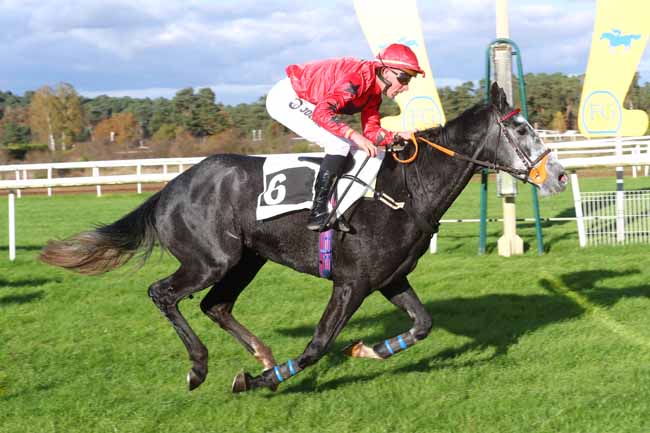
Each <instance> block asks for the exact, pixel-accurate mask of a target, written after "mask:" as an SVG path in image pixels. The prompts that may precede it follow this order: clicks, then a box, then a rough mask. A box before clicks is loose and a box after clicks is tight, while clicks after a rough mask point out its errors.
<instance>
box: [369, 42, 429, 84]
mask: <svg viewBox="0 0 650 433" xmlns="http://www.w3.org/2000/svg"><path fill="white" fill-rule="evenodd" d="M377 61H378V62H379V63H380V64H381V65H382V66H388V67H391V68H395V69H400V70H404V69H410V70H411V71H415V72H417V73H418V74H422V76H424V71H423V70H422V68H420V64H419V63H418V58H417V56H416V55H415V53H414V52H413V50H411V49H410V48H409V47H407V46H406V45H403V44H390V45H389V46H387V47H386V48H384V50H383V51H382V52H381V53H379V54H377Z"/></svg>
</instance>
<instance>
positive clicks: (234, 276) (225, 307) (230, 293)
mask: <svg viewBox="0 0 650 433" xmlns="http://www.w3.org/2000/svg"><path fill="white" fill-rule="evenodd" d="M264 263H266V259H264V258H262V257H260V256H259V255H257V254H256V253H254V252H253V251H250V250H248V251H244V253H243V255H242V258H241V260H240V262H239V263H238V264H237V265H236V266H234V267H233V268H232V269H231V270H230V271H228V273H227V274H226V275H225V276H224V277H223V278H222V279H221V281H219V282H218V283H217V284H215V285H214V286H213V287H212V289H210V291H209V292H208V294H207V295H206V296H205V298H203V301H201V310H202V311H203V312H204V313H205V314H206V315H207V316H208V317H209V318H210V319H212V320H213V321H214V322H215V323H217V324H218V325H219V326H220V327H221V328H223V329H225V330H226V331H227V332H228V333H229V334H230V335H232V336H233V337H235V339H236V340H237V341H239V343H240V344H241V345H242V346H244V347H245V348H246V350H248V351H249V352H250V353H251V354H252V355H253V356H254V357H255V359H257V360H258V361H259V362H260V363H261V364H262V366H263V367H264V368H265V369H267V368H271V367H273V366H274V365H275V359H274V358H273V353H272V352H271V349H270V348H269V347H268V346H266V345H265V344H264V343H263V342H262V340H260V339H259V338H258V337H257V336H255V335H254V334H253V333H252V332H250V331H249V330H248V329H246V328H245V327H244V326H243V325H242V324H241V323H239V322H238V321H237V320H236V319H235V318H234V317H233V315H232V309H233V307H234V305H235V302H236V301H237V298H238V297H239V294H240V293H241V292H242V291H243V290H244V289H245V288H246V286H247V285H248V284H249V283H250V282H251V281H252V280H253V278H254V277H255V275H257V273H258V272H259V270H260V268H261V267H262V266H263V265H264Z"/></svg>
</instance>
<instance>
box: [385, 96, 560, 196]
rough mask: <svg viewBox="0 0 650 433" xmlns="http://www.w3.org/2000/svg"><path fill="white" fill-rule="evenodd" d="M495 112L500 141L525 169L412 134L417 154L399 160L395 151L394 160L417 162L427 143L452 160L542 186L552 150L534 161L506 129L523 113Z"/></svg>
mask: <svg viewBox="0 0 650 433" xmlns="http://www.w3.org/2000/svg"><path fill="white" fill-rule="evenodd" d="M492 108H493V110H494V111H496V114H497V116H496V118H497V120H496V122H497V123H498V124H499V141H500V140H501V137H505V139H506V141H507V142H508V143H509V144H510V145H511V146H512V148H513V150H514V152H515V154H516V155H517V157H518V158H519V160H520V161H521V162H522V163H523V164H524V166H525V167H526V168H525V169H520V168H514V167H510V166H504V165H501V164H497V163H496V162H489V161H482V160H480V159H476V158H472V157H470V156H467V155H464V154H462V153H458V152H456V151H454V150H451V149H449V148H447V147H445V146H441V145H439V144H436V143H433V142H431V141H429V140H427V139H426V138H424V137H416V136H415V133H413V134H411V141H412V142H413V144H414V145H415V152H414V153H413V155H411V157H410V158H408V159H404V160H402V159H399V158H398V157H397V155H396V154H395V152H394V151H393V159H395V161H397V162H399V163H402V164H410V163H411V162H413V161H415V159H416V158H417V156H418V152H419V144H418V140H420V141H423V142H425V143H426V144H428V145H429V146H431V147H433V148H434V149H436V150H438V151H440V152H442V153H444V154H446V155H449V156H451V157H452V158H456V159H459V160H461V161H467V162H471V163H473V164H476V165H479V166H481V167H485V168H490V169H493V170H499V171H505V172H507V173H510V174H511V175H513V176H514V177H516V178H518V179H520V180H522V181H524V182H531V183H534V184H536V185H541V184H543V183H544V182H545V181H546V178H547V173H546V163H547V161H548V155H549V153H550V152H551V149H548V148H547V149H546V150H544V152H542V154H541V155H539V156H538V157H537V158H536V159H535V160H534V161H533V160H532V159H531V158H530V156H528V155H527V154H526V152H524V151H523V149H522V148H521V145H520V144H519V143H518V142H517V141H516V140H515V139H514V138H512V135H511V134H510V132H509V131H508V129H507V128H506V127H505V125H504V124H503V122H505V121H506V120H508V119H510V118H512V117H514V116H516V115H517V114H519V112H520V111H521V110H520V109H518V108H517V109H515V110H512V111H511V112H510V113H508V114H506V115H505V116H501V115H500V113H499V111H498V110H497V109H496V107H494V106H492Z"/></svg>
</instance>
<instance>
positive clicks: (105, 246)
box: [39, 193, 160, 275]
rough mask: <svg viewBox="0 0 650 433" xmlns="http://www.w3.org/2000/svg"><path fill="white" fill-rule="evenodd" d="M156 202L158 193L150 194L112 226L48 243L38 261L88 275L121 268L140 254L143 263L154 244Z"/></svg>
mask: <svg viewBox="0 0 650 433" xmlns="http://www.w3.org/2000/svg"><path fill="white" fill-rule="evenodd" d="M159 199H160V193H156V194H154V195H153V196H151V197H149V199H148V200H147V201H145V202H144V203H143V204H142V205H140V206H139V207H138V208H137V209H135V210H133V211H132V212H131V213H129V214H127V215H125V216H124V217H122V218H120V219H119V220H117V221H115V222H114V223H112V224H107V225H103V226H99V227H97V228H96V229H95V230H92V231H87V232H82V233H79V234H77V235H75V236H72V237H70V238H68V239H64V240H50V241H48V243H47V245H46V246H45V248H43V250H42V251H41V254H40V257H39V258H40V260H41V261H43V262H45V263H48V264H50V265H54V266H60V267H62V268H65V269H70V270H72V271H75V272H79V273H80V274H88V275H96V274H102V273H104V272H108V271H110V270H111V269H114V268H117V267H119V266H122V265H123V264H124V263H126V262H127V261H129V259H131V257H133V255H135V253H136V252H138V251H142V252H143V255H142V262H143V263H144V261H146V260H147V258H149V256H150V255H151V251H152V250H153V248H154V246H155V244H156V241H157V240H158V232H157V231H156V227H155V217H154V210H155V208H156V205H157V204H158V200H159Z"/></svg>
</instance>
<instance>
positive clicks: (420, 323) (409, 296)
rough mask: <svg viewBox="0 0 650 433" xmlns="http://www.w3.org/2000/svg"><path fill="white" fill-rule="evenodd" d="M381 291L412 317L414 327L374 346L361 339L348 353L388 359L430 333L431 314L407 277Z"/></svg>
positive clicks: (354, 355)
mask: <svg viewBox="0 0 650 433" xmlns="http://www.w3.org/2000/svg"><path fill="white" fill-rule="evenodd" d="M381 293H382V294H383V295H384V296H385V297H386V299H388V300H389V301H390V302H391V303H393V304H394V305H396V306H397V307H398V308H400V309H401V310H402V311H405V312H406V313H407V314H408V315H409V316H410V317H411V319H412V320H413V327H412V328H411V329H410V330H409V331H408V332H405V333H403V334H400V335H397V336H395V337H393V338H389V339H386V340H384V341H382V342H380V343H377V344H375V345H374V346H373V347H368V346H366V345H365V344H363V342H361V341H359V342H357V343H355V344H352V345H350V346H348V347H347V348H346V349H345V350H344V352H345V353H346V354H347V355H349V356H352V357H354V358H374V359H386V358H390V357H391V356H393V355H394V354H396V353H399V352H401V351H403V350H406V349H408V348H409V347H411V346H413V345H414V344H415V343H417V342H418V341H419V340H423V339H424V338H426V337H427V335H429V332H430V331H431V326H432V322H431V315H430V314H429V313H428V312H427V310H426V309H425V308H424V305H422V302H420V299H419V298H418V296H417V295H416V294H415V292H414V291H413V289H412V288H411V286H410V285H409V283H408V281H407V279H406V278H403V279H401V280H399V281H397V282H395V283H394V284H391V285H390V286H388V287H385V288H384V289H382V290H381Z"/></svg>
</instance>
